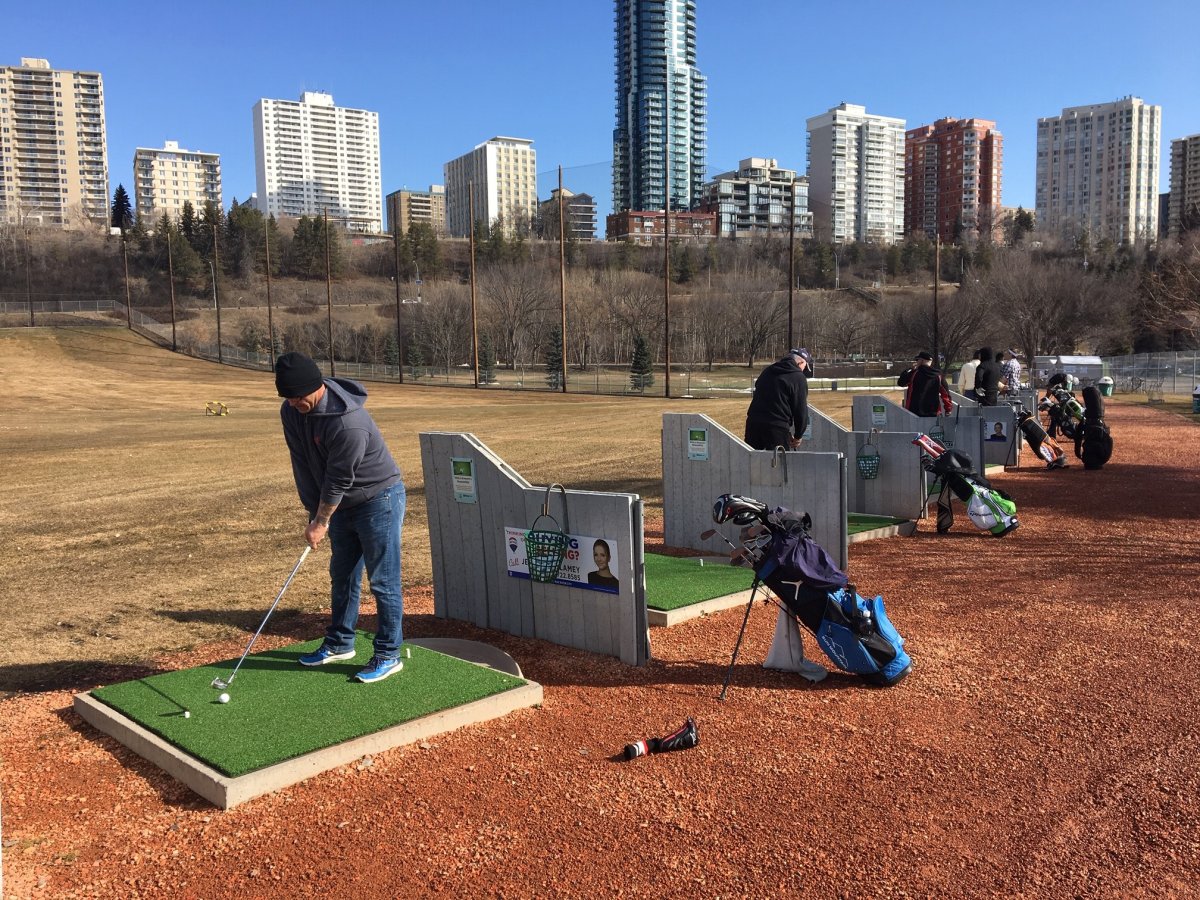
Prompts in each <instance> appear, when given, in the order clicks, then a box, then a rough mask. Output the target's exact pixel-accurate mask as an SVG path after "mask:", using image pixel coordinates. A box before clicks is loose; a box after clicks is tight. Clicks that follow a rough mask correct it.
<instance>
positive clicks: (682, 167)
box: [613, 0, 708, 211]
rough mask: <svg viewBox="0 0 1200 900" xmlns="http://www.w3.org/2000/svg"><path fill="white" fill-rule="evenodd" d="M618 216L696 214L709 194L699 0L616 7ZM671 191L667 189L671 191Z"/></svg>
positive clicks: (636, 0)
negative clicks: (626, 212)
mask: <svg viewBox="0 0 1200 900" xmlns="http://www.w3.org/2000/svg"><path fill="white" fill-rule="evenodd" d="M614 6H615V13H616V55H617V79H616V87H617V126H616V128H614V129H613V209H615V210H617V211H621V210H627V209H628V210H655V209H663V208H664V207H665V203H666V192H667V190H668V189H669V190H670V194H671V209H677V210H687V209H693V208H694V207H695V206H696V205H697V204H698V203H699V201H700V194H701V192H702V191H703V188H704V181H705V171H704V157H705V150H706V134H707V113H706V108H707V104H708V94H707V87H706V83H705V79H704V76H703V75H701V74H700V70H699V69H697V68H696V2H695V0H616V2H615V4H614ZM668 186H669V187H668Z"/></svg>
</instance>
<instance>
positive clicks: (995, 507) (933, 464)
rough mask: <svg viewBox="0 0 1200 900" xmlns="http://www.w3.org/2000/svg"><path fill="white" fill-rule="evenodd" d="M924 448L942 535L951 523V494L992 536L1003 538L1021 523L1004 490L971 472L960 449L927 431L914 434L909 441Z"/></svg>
mask: <svg viewBox="0 0 1200 900" xmlns="http://www.w3.org/2000/svg"><path fill="white" fill-rule="evenodd" d="M913 443H914V444H916V445H917V446H918V447H920V448H921V449H922V450H923V451H925V454H924V456H923V457H922V459H923V465H924V467H925V471H927V472H930V473H932V474H933V475H934V477H935V479H936V480H935V481H934V484H933V490H931V491H930V493H931V494H932V493H933V491H937V490H938V486H939V485H940V486H941V490H940V492H939V493H938V500H937V507H938V515H937V530H938V534H945V533H946V532H947V531H949V530H950V527H951V526H952V525H953V524H954V508H953V506H952V505H951V504H952V503H953V500H954V498H955V497H957V498H958V499H959V500H962V501H963V502H964V503H966V504H967V518H969V519H970V520H971V521H972V522H973V523H974V524H975V527H976V528H978V529H979V530H980V531H986V532H988V533H989V534H991V535H993V536H995V537H1004V535H1006V534H1008V533H1009V532H1010V531H1012V530H1013V529H1015V528H1017V527H1018V526H1019V525H1020V524H1021V523H1020V522H1019V521H1018V520H1017V504H1016V502H1015V501H1014V500H1013V498H1012V497H1010V496H1008V494H1006V493H1004V491H1002V490H1000V489H998V488H994V487H992V483H991V482H990V481H988V480H987V478H985V477H984V476H983V475H980V474H979V473H978V472H976V471H975V465H974V463H973V462H972V461H971V457H969V456H967V454H965V453H963V452H962V451H960V450H948V449H947V448H945V447H943V446H942V445H941V444H939V443H938V442H937V441H935V440H934V439H933V438H931V437H930V436H929V435H927V434H921V435H918V436H917V438H916V440H914V441H913Z"/></svg>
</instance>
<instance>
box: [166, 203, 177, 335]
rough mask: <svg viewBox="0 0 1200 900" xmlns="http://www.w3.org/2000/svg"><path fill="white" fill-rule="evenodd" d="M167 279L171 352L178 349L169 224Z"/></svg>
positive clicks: (173, 266) (168, 229)
mask: <svg viewBox="0 0 1200 900" xmlns="http://www.w3.org/2000/svg"><path fill="white" fill-rule="evenodd" d="M167 281H168V284H169V285H170V289H171V352H172V353H175V352H177V351H178V350H179V342H178V341H177V340H176V338H175V256H174V254H173V253H172V252H171V226H170V225H168V226H167Z"/></svg>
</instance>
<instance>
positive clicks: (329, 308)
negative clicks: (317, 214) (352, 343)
mask: <svg viewBox="0 0 1200 900" xmlns="http://www.w3.org/2000/svg"><path fill="white" fill-rule="evenodd" d="M323 215H324V219H325V317H326V323H327V330H328V332H329V377H330V378H334V377H335V376H336V375H337V372H336V369H335V363H334V361H333V269H332V267H331V266H330V264H329V207H328V206H327V207H325V210H324V213H323Z"/></svg>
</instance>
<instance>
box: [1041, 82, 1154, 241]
mask: <svg viewBox="0 0 1200 900" xmlns="http://www.w3.org/2000/svg"><path fill="white" fill-rule="evenodd" d="M1161 132H1162V107H1161V106H1150V105H1149V104H1146V103H1144V102H1143V101H1142V100H1141V98H1139V97H1124V98H1122V99H1121V100H1117V101H1115V102H1113V103H1098V104H1094V105H1092V106H1074V107H1069V108H1065V109H1063V111H1062V115H1059V116H1048V117H1046V118H1043V119H1038V122H1037V181H1036V187H1037V193H1036V195H1035V206H1036V209H1037V222H1038V227H1045V228H1047V229H1049V230H1051V231H1055V232H1060V233H1061V232H1070V233H1074V232H1076V231H1079V230H1083V229H1086V230H1087V231H1088V232H1089V233H1090V235H1091V236H1092V239H1093V240H1096V239H1100V238H1104V237H1107V238H1110V239H1111V240H1113V241H1116V242H1117V243H1121V242H1123V241H1129V242H1135V241H1144V240H1154V239H1155V237H1156V236H1157V234H1158V153H1159V137H1160V134H1161Z"/></svg>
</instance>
